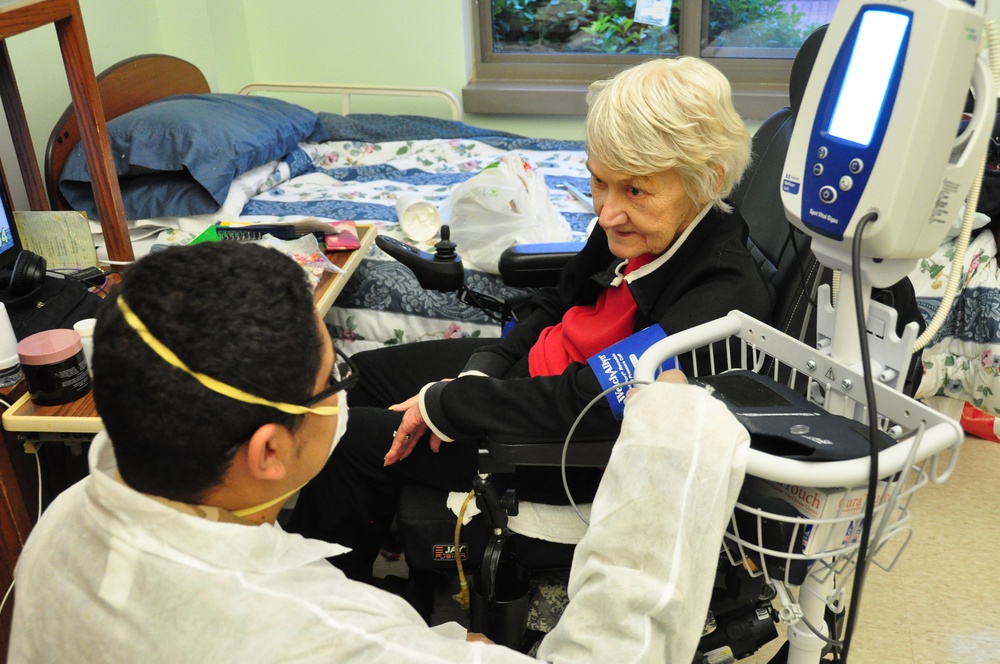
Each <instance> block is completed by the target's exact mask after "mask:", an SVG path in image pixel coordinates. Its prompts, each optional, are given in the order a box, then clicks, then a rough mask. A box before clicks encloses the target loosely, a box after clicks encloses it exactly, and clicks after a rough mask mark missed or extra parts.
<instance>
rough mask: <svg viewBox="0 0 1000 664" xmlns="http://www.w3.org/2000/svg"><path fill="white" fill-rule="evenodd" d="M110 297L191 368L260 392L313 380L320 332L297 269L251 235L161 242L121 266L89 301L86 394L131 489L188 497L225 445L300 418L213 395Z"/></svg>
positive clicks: (221, 461)
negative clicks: (161, 246) (161, 247)
mask: <svg viewBox="0 0 1000 664" xmlns="http://www.w3.org/2000/svg"><path fill="white" fill-rule="evenodd" d="M119 294H120V295H121V296H122V297H123V298H124V300H125V302H126V303H127V304H128V306H129V307H131V309H132V311H134V312H135V314H136V315H137V316H138V317H139V318H140V319H141V320H142V321H143V323H145V325H146V327H147V328H148V329H149V330H150V332H151V333H152V334H153V335H154V336H155V337H156V338H158V339H159V340H160V341H161V342H163V344H164V345H166V347H167V348H169V349H170V350H172V351H173V352H174V353H176V354H177V356H178V357H179V358H180V359H181V360H182V361H184V362H185V363H186V364H187V365H188V367H190V368H191V369H192V370H193V371H198V372H201V373H204V374H206V375H208V376H211V377H212V378H215V379H217V380H220V381H222V382H223V383H226V384H228V385H232V386H234V387H237V388H239V389H241V390H244V391H246V392H249V393H251V394H254V395H257V396H260V397H264V398H265V399H269V400H271V401H282V402H288V403H299V402H302V401H304V400H306V399H308V398H309V396H310V395H311V394H312V392H313V391H314V389H315V384H316V372H317V371H318V370H319V365H320V358H321V353H322V339H321V337H320V333H319V330H318V329H317V325H316V318H315V308H314V306H313V300H312V292H311V289H310V288H309V285H308V280H307V278H306V274H305V272H304V271H303V269H302V268H301V267H299V266H298V265H297V264H296V263H295V262H294V261H293V260H291V259H290V258H288V257H287V256H285V255H283V254H282V253H280V252H278V251H275V250H273V249H266V248H264V247H261V246H257V245H254V244H240V243H236V242H217V243H207V244H198V245H194V246H186V247H176V248H170V249H167V250H165V251H162V252H157V253H153V254H150V255H149V256H147V257H145V258H143V259H141V260H139V261H138V262H137V263H135V264H134V265H131V266H129V267H128V268H127V269H126V271H125V273H124V275H123V279H122V283H121V285H120V286H119V287H118V288H117V289H116V290H115V291H114V292H112V293H111V294H110V295H109V296H108V297H107V298H105V300H104V301H103V302H102V303H101V306H100V309H99V310H98V314H97V327H96V329H95V331H94V356H93V365H94V367H93V369H94V401H95V403H96V404H97V410H98V413H99V414H100V415H101V418H102V419H103V421H104V426H105V428H106V429H107V431H108V434H109V435H110V437H111V441H112V444H113V445H114V450H115V456H116V457H117V459H118V468H119V472H121V475H122V478H123V479H124V480H125V482H127V483H128V484H129V486H131V487H132V488H134V489H136V490H137V491H142V492H144V493H151V494H155V495H158V496H164V497H166V498H171V499H173V500H180V501H183V502H199V499H200V497H201V496H202V495H203V494H204V492H205V491H206V490H207V489H209V488H211V487H213V486H216V485H217V484H218V483H219V482H220V481H221V479H222V476H223V474H224V473H225V471H226V469H227V468H228V466H229V463H230V461H231V460H230V459H228V458H227V456H226V454H225V452H226V450H227V449H229V448H231V447H232V446H233V445H234V444H236V443H238V442H240V441H242V440H246V439H248V438H249V437H250V436H251V435H252V434H253V432H254V431H256V430H257V428H259V427H260V426H262V425H263V424H266V423H268V422H275V421H279V422H281V423H282V424H285V425H286V426H289V427H290V428H293V429H294V428H295V427H296V426H297V425H298V424H299V422H300V421H301V416H297V417H293V416H288V415H285V414H283V413H281V412H279V411H277V410H275V409H273V408H269V407H266V406H255V405H251V404H246V403H243V402H241V401H237V400H235V399H231V398H228V397H225V396H223V395H220V394H217V393H216V392H213V391H211V390H209V389H207V388H206V387H204V386H203V385H201V384H200V383H199V382H198V381H196V380H195V379H194V378H192V377H191V376H190V375H188V374H186V373H184V372H183V371H181V370H180V369H177V368H175V367H173V366H171V365H169V364H168V363H167V362H165V361H164V360H163V359H161V358H160V357H159V356H158V355H156V354H155V353H154V352H153V350H152V349H150V348H149V346H147V345H146V343H145V342H143V340H142V339H141V338H140V337H139V335H138V334H137V333H136V331H135V330H133V329H132V328H131V327H130V326H129V325H128V323H126V322H125V319H124V317H123V316H122V314H121V311H120V310H119V309H118V306H117V304H116V300H117V297H118V295H119Z"/></svg>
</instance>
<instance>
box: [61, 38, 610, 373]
mask: <svg viewBox="0 0 1000 664" xmlns="http://www.w3.org/2000/svg"><path fill="white" fill-rule="evenodd" d="M137 82H141V85H138V84H137ZM99 87H100V89H101V94H102V100H103V102H104V107H105V112H106V115H107V117H108V122H109V134H111V135H112V137H114V136H116V134H117V132H119V131H126V130H125V129H124V128H123V127H121V126H120V123H122V122H123V119H122V118H121V117H120V116H123V115H124V114H125V113H127V112H128V111H133V110H134V109H137V108H146V109H148V106H146V105H147V104H149V103H150V102H153V101H155V100H157V99H160V98H161V97H163V96H167V95H176V94H203V93H207V92H208V84H207V82H206V81H205V79H204V77H203V76H202V75H201V72H199V71H198V70H197V68H195V67H194V66H193V65H191V64H190V63H187V62H184V61H183V60H179V59H177V58H172V57H167V56H159V55H154V56H140V57H137V58H131V59H129V60H126V61H123V62H121V63H119V64H117V65H114V66H112V67H110V68H109V69H108V70H106V71H105V72H103V73H102V74H101V75H100V76H99ZM241 92H242V93H243V94H244V95H247V99H248V100H253V99H260V98H273V97H275V96H276V95H280V96H283V97H286V98H287V97H294V98H295V99H296V100H301V99H302V98H303V96H305V98H306V99H308V100H309V103H310V104H315V105H317V107H319V108H323V107H324V106H325V107H327V108H331V109H333V111H331V112H326V111H320V112H319V113H318V114H317V116H318V118H319V122H320V123H321V128H322V130H324V132H325V134H326V136H328V137H329V138H326V136H323V140H317V139H316V135H312V130H313V129H314V126H313V125H312V124H310V123H308V122H299V123H297V124H291V126H289V123H287V122H282V121H278V122H275V123H274V124H273V125H272V124H269V123H271V122H272V120H271V118H269V117H267V116H264V117H262V119H261V123H262V126H261V127H260V128H259V130H258V131H256V132H249V133H248V134H247V135H246V136H242V135H241V136H237V137H235V138H232V137H230V138H229V139H228V140H229V141H230V142H232V141H235V140H243V141H245V142H247V143H252V142H253V141H255V140H256V141H258V142H259V143H265V148H266V149H261V150H251V149H250V148H251V147H253V146H252V145H250V146H245V147H242V148H236V149H235V150H234V151H235V152H237V153H238V154H237V155H236V157H235V158H236V159H239V160H241V162H240V164H239V168H238V169H237V170H238V171H239V172H232V176H233V177H232V178H231V182H230V183H229V184H228V186H227V189H226V190H222V191H221V193H220V192H219V191H216V192H215V196H214V197H213V196H212V195H210V194H209V192H207V191H206V190H205V188H204V187H203V186H201V185H200V184H199V182H198V181H195V179H194V176H193V175H192V174H191V173H192V172H195V173H198V174H199V175H198V177H200V178H202V180H204V179H206V177H214V176H215V173H214V170H215V169H217V168H220V166H219V163H222V164H224V165H223V166H221V168H223V169H227V168H228V169H230V170H232V167H231V164H229V163H228V162H227V160H230V161H231V160H232V159H233V158H234V157H233V155H232V154H228V153H226V151H223V150H218V149H216V146H215V145H214V144H213V140H214V141H219V140H221V139H220V138H219V136H221V135H223V134H221V133H220V130H219V128H218V127H217V126H216V125H215V124H214V123H213V121H212V117H211V115H210V111H205V112H204V113H202V112H201V111H200V110H199V112H198V113H187V114H186V115H185V117H184V118H183V120H184V121H183V123H180V124H179V125H178V126H177V127H175V128H173V129H172V130H171V131H175V132H178V133H179V134H181V135H182V139H178V141H177V142H178V143H180V142H181V141H182V140H183V141H184V142H185V144H184V145H182V146H178V145H175V144H174V143H170V144H169V145H165V147H164V145H161V144H157V145H156V147H157V148H158V149H162V150H166V151H173V150H177V151H178V152H179V151H180V150H183V151H184V153H183V154H177V155H175V156H172V157H170V159H172V160H173V162H172V163H174V164H177V165H182V166H181V167H179V168H178V169H177V170H172V171H157V172H150V169H149V168H140V167H137V166H136V165H135V163H134V162H140V163H141V162H142V161H143V160H144V159H146V157H144V156H142V155H140V154H138V148H136V147H135V143H136V142H137V141H138V139H131V138H129V140H128V141H126V142H127V144H128V147H129V149H131V150H133V152H129V153H128V156H127V157H123V156H122V154H123V152H121V151H120V152H119V155H118V157H117V158H118V160H119V162H118V164H117V167H118V170H119V173H122V172H126V173H127V174H126V175H124V176H121V177H120V184H121V188H122V195H123V199H124V202H125V209H126V218H127V219H128V226H129V230H130V234H131V238H132V242H133V246H134V248H135V252H136V255H138V256H141V255H143V254H144V253H146V252H148V251H149V249H150V247H151V246H152V245H154V244H167V245H169V244H183V243H186V242H187V241H188V240H190V239H191V238H193V237H195V236H197V235H198V234H199V233H200V232H201V231H203V230H204V229H205V228H206V227H207V226H208V225H210V224H212V223H214V222H215V221H217V220H234V219H252V220H269V219H274V218H276V217H294V216H317V217H321V218H329V219H335V220H350V221H356V222H367V223H373V224H375V225H376V226H377V227H378V230H379V233H381V234H384V235H387V236H390V237H396V238H398V239H406V237H405V235H404V234H403V233H402V231H401V230H400V228H399V225H398V223H397V219H396V210H395V201H396V198H397V196H398V195H399V194H401V193H404V192H415V193H417V194H418V195H420V196H422V197H423V198H425V199H426V200H428V201H430V202H432V203H434V204H435V205H436V206H437V207H438V208H439V209H440V210H441V213H442V216H443V217H444V218H445V220H447V217H448V207H447V199H448V194H449V191H450V189H451V188H452V187H453V186H454V185H456V184H457V183H460V182H463V181H464V180H466V179H468V178H469V177H471V176H472V175H473V174H475V173H476V172H478V171H480V170H481V169H482V168H484V167H486V166H488V165H490V164H492V163H494V162H496V161H497V160H498V159H499V158H500V157H501V156H504V155H507V154H511V153H514V154H517V155H519V156H520V157H521V158H523V159H524V160H525V161H526V162H528V163H529V164H530V165H531V166H532V167H534V168H535V169H536V170H537V172H538V173H540V174H541V175H542V176H543V177H544V179H545V183H546V185H547V187H548V193H549V196H550V199H551V201H552V203H553V205H554V206H555V208H556V209H557V210H558V211H559V212H560V213H561V214H562V216H563V218H564V219H565V220H566V222H567V223H568V225H569V227H570V228H572V236H573V237H575V238H577V239H579V240H581V241H582V240H583V239H584V237H585V231H586V228H587V225H588V223H589V222H590V221H591V219H592V217H593V215H592V214H591V213H589V212H588V211H587V208H586V207H585V206H584V205H583V204H582V203H581V202H580V201H578V200H577V199H576V198H574V197H573V195H571V194H570V193H569V192H568V191H567V190H565V189H563V188H561V185H564V184H567V183H569V184H572V185H575V186H576V187H577V188H583V189H586V188H587V187H588V182H589V179H588V173H587V171H586V167H585V156H584V152H583V145H582V142H579V141H553V140H535V139H529V138H524V137H520V136H515V135H512V134H508V133H504V132H499V131H493V130H488V129H482V128H478V127H473V126H470V125H467V124H465V123H463V122H461V108H460V105H459V104H458V102H457V100H455V99H454V97H453V96H452V95H451V94H450V93H447V92H446V91H441V90H437V89H414V88H394V89H383V88H374V87H372V86H346V87H345V86H333V85H306V84H293V85H290V84H260V83H257V84H252V85H249V86H247V87H246V88H244V89H243V90H242V91H241ZM376 94H379V95H381V94H389V95H393V96H394V97H395V99H397V100H401V101H397V103H406V102H412V100H413V99H414V98H418V97H419V98H422V99H428V100H430V101H431V102H433V105H427V102H424V104H425V105H427V110H426V111H425V112H427V113H437V114H438V115H443V116H444V117H432V116H429V115H427V116H424V115H420V116H416V115H402V116H400V115H382V114H373V113H367V114H365V113H360V114H359V113H353V114H346V115H345V114H342V113H344V112H345V111H350V110H352V105H351V100H352V99H353V100H354V105H355V106H358V105H359V102H358V101H357V100H358V98H359V95H366V96H371V95H376ZM251 95H252V96H251ZM419 108H423V106H420V107H419ZM336 111H339V112H336ZM139 112H140V113H141V112H143V111H139ZM132 115H134V113H133V114H130V115H129V116H126V119H127V118H129V117H130V116H132ZM116 118H117V119H116ZM136 131H137V132H138V131H139V130H136ZM77 134H78V132H77V131H76V125H75V118H74V117H73V112H72V108H70V109H68V110H67V113H66V114H65V115H64V116H63V117H62V118H61V119H60V121H59V122H58V123H57V126H56V128H55V129H54V130H53V132H52V137H51V139H50V141H49V146H48V152H47V158H46V168H45V171H46V185H47V187H48V191H49V195H50V200H51V204H52V205H53V207H54V208H55V209H72V207H73V205H75V206H76V207H77V208H78V209H83V210H85V211H87V212H88V216H90V217H91V219H93V217H94V216H95V213H94V210H93V206H92V204H90V203H89V201H87V200H86V199H85V194H86V193H87V191H88V185H86V183H85V182H83V183H82V184H80V183H79V177H80V171H79V166H80V163H79V156H80V155H73V149H74V146H75V144H76V141H77V140H78V138H77ZM227 136H228V135H227ZM187 143H193V144H194V146H193V147H191V146H189V145H187ZM286 147H287V148H288V149H287V150H286V149H285V148H286ZM78 150H79V149H78ZM251 153H252V154H251ZM74 159H75V160H77V161H76V162H74ZM255 159H256V161H255ZM257 162H260V163H257ZM67 164H68V166H67ZM73 169H76V170H75V171H74V172H75V175H69V174H68V173H69V171H70V170H73ZM205 172H209V173H210V176H204V175H203V174H204V173H205ZM72 178H77V180H76V182H77V184H76V185H73V184H70V185H67V184H66V180H67V179H72ZM60 180H63V182H62V186H61V187H60ZM67 186H68V187H69V188H70V190H72V191H75V194H76V197H75V198H74V203H73V204H71V203H70V202H69V201H67V200H66V198H65V196H64V192H63V190H64V189H66V188H67ZM91 225H92V230H93V232H94V234H95V235H94V237H95V242H96V243H97V245H98V247H99V248H100V247H101V246H102V245H103V240H102V237H101V235H100V226H99V224H98V223H97V222H96V221H92V222H91ZM431 242H432V243H433V240H431ZM421 246H422V248H428V249H429V248H430V245H428V244H424V245H421ZM468 267H470V266H469V265H468V264H467V268H468ZM466 274H467V280H468V282H469V284H470V285H471V286H472V287H474V288H475V289H476V290H477V291H479V292H482V293H485V294H488V295H490V296H496V297H499V298H510V297H515V296H517V295H520V294H523V293H525V291H524V290H523V289H516V288H511V287H507V286H504V285H503V283H502V282H501V280H500V279H499V277H497V276H496V275H493V274H491V273H488V272H485V271H482V270H477V269H474V268H473V269H467V271H466ZM327 322H328V323H330V324H331V325H332V326H333V328H334V330H335V332H336V335H337V336H338V337H339V339H340V342H341V344H342V347H343V348H344V350H345V351H346V352H348V353H353V352H357V351H358V350H365V349H369V348H374V347H379V346H382V345H389V344H398V343H407V342H411V341H418V340H426V339H441V338H446V337H459V336H476V337H491V336H498V335H499V331H500V328H499V326H497V325H496V323H495V322H494V321H493V320H492V319H491V318H490V316H489V315H487V314H485V313H483V312H482V311H480V310H478V309H476V308H474V307H469V306H466V305H464V304H462V303H460V302H458V301H456V299H455V298H454V297H453V296H452V295H450V294H445V293H437V292H428V291H424V290H422V289H421V288H419V286H418V285H417V284H416V282H415V280H414V279H413V277H412V274H411V273H410V272H409V271H408V270H407V269H406V268H404V267H403V266H401V265H400V264H398V263H397V262H396V261H393V260H390V259H389V258H388V257H387V256H386V255H385V254H384V253H382V252H381V251H380V250H378V249H377V248H373V249H372V250H371V252H370V253H369V254H368V255H367V256H366V257H365V259H364V260H363V261H362V263H361V265H360V267H359V269H358V270H357V272H356V273H355V275H354V277H353V278H352V280H351V281H350V283H349V284H348V285H347V286H346V288H345V290H344V292H343V293H342V295H341V296H340V298H339V299H338V302H337V306H336V307H334V309H333V311H332V312H331V313H330V315H329V316H328V317H327Z"/></svg>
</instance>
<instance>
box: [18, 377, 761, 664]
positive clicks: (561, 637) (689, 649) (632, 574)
mask: <svg viewBox="0 0 1000 664" xmlns="http://www.w3.org/2000/svg"><path fill="white" fill-rule="evenodd" d="M629 401H630V403H629V405H628V408H627V410H626V417H625V422H624V427H623V431H622V436H621V438H620V439H619V442H618V444H617V445H616V447H615V451H614V455H613V457H612V459H611V462H610V463H609V465H608V470H607V475H606V477H605V479H604V481H603V482H602V485H601V488H600V490H599V491H598V494H597V497H596V499H595V501H594V507H593V512H592V525H591V527H590V530H589V531H588V533H587V535H586V536H585V537H584V538H583V540H582V541H581V543H580V544H579V546H578V548H577V553H576V558H575V560H574V569H573V573H572V575H571V578H570V597H571V603H570V606H569V608H568V609H567V611H566V613H565V615H564V616H563V618H562V620H561V621H560V623H559V625H558V626H557V627H556V628H555V630H554V631H553V632H552V633H551V634H549V635H548V636H547V637H546V639H545V640H544V642H543V643H542V645H541V648H540V654H539V657H540V658H542V659H544V660H546V661H551V662H657V663H662V662H678V663H681V664H688V663H689V662H690V661H691V659H692V656H693V653H694V649H695V646H696V644H697V641H698V637H699V635H700V633H701V629H702V626H703V624H704V617H705V615H706V610H707V607H708V600H709V595H710V591H711V587H712V583H713V580H714V576H715V566H716V561H717V559H718V556H717V553H718V548H719V543H720V541H721V535H722V531H723V529H724V527H725V523H726V520H727V518H728V515H729V513H730V512H731V510H732V508H733V504H734V502H735V499H736V494H737V492H738V490H739V487H740V484H741V483H742V479H743V469H744V466H745V461H744V457H745V450H746V448H747V445H748V440H749V438H748V436H747V434H746V432H745V430H744V429H743V428H742V427H741V426H740V425H739V424H738V423H737V422H736V421H735V419H733V418H732V417H731V416H729V414H728V411H726V410H725V408H724V407H723V406H722V405H721V404H719V403H718V402H716V401H715V400H714V399H712V398H711V397H708V396H707V395H706V394H705V393H704V391H703V390H701V389H700V388H697V387H693V386H688V385H668V384H661V383H658V384H655V385H650V386H645V387H643V388H641V389H640V390H637V391H636V394H635V396H634V397H633V398H630V400H629ZM90 465H91V475H90V476H89V477H88V478H87V479H85V480H83V481H81V482H79V483H78V484H76V485H74V486H73V487H71V488H70V489H68V490H66V491H65V492H63V493H62V494H61V495H60V496H59V497H58V498H57V499H56V500H55V501H54V502H53V503H52V505H51V506H50V507H49V509H48V510H47V511H46V512H45V514H44V515H43V517H42V519H41V521H40V523H39V524H38V525H37V526H36V528H35V529H34V531H33V532H32V533H31V536H30V537H29V539H28V542H27V544H26V546H25V548H24V551H23V553H22V555H21V557H20V560H19V562H18V565H17V569H16V574H15V577H16V583H17V585H16V602H15V607H14V620H13V627H12V636H11V647H10V652H9V661H10V662H14V663H16V662H170V663H176V662H279V661H281V662H285V661H287V662H341V663H356V664H377V663H379V662H391V663H392V664H399V663H400V662H406V663H408V664H409V663H420V662H522V661H532V660H530V658H528V657H526V656H524V655H521V654H518V653H515V652H513V651H511V650H508V649H506V648H503V647H500V646H495V645H485V644H481V643H467V642H466V641H464V640H463V639H462V638H458V639H456V638H452V637H453V636H454V635H455V633H454V630H451V633H450V635H446V634H445V632H447V631H448V630H446V629H445V630H440V631H432V630H431V629H428V628H427V627H426V625H425V624H424V623H423V621H422V619H421V618H420V616H419V615H418V614H417V613H416V612H415V611H414V610H413V609H412V608H411V607H410V606H409V605H408V604H407V603H406V602H405V601H404V600H402V599H401V598H399V597H396V596H394V595H391V594H389V593H386V592H383V591H381V590H378V589H376V588H374V587H372V586H368V585H365V584H362V583H357V582H354V581H350V580H348V579H347V578H346V577H344V575H343V574H342V573H341V572H340V571H339V570H337V569H336V568H334V567H333V566H331V565H330V564H329V563H328V562H327V561H326V558H327V557H328V556H333V555H337V554H338V553H340V552H342V551H343V548H342V547H340V546H339V545H336V544H329V543H326V542H320V541H317V540H309V539H305V538H303V537H301V536H299V535H293V534H289V533H286V532H284V531H282V530H281V528H280V527H278V526H270V525H263V526H248V525H244V524H240V523H230V522H225V521H218V520H211V519H210V518H202V517H199V516H194V515H192V514H190V513H186V512H185V511H181V510H178V509H175V508H174V507H171V506H169V505H166V504H164V503H163V502H162V501H159V500H155V499H152V498H150V497H148V496H145V495H142V494H140V493H137V492H136V491H134V490H132V489H131V488H129V487H128V486H126V485H125V484H123V483H122V482H121V481H120V480H118V479H116V470H115V469H116V462H115V458H114V453H113V449H112V446H111V444H110V440H109V439H108V437H107V435H106V434H105V433H101V434H99V435H98V437H97V438H96V439H95V440H94V443H93V445H92V447H91V451H90ZM692 471H693V472H692ZM459 636H462V635H461V634H460V635H459Z"/></svg>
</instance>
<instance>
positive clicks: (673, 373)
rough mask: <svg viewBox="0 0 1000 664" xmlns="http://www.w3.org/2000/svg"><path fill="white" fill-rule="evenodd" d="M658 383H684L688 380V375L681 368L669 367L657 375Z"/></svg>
mask: <svg viewBox="0 0 1000 664" xmlns="http://www.w3.org/2000/svg"><path fill="white" fill-rule="evenodd" d="M656 382H657V383H679V384H681V385H683V384H684V383H686V382H688V379H687V376H685V375H684V372H683V371H681V370H680V369H668V370H667V371H664V372H662V373H661V374H660V375H659V376H657V377H656Z"/></svg>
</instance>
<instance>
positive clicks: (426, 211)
mask: <svg viewBox="0 0 1000 664" xmlns="http://www.w3.org/2000/svg"><path fill="white" fill-rule="evenodd" d="M396 218H397V219H398V220H399V227H400V228H401V229H402V230H403V233H405V234H406V237H408V238H410V239H411V240H413V241H414V242H427V241H428V240H430V239H431V238H433V237H434V236H435V235H437V234H438V232H439V231H440V230H441V213H440V212H438V209H437V207H435V206H434V204H433V203H431V202H429V201H425V200H424V199H423V198H421V197H420V196H419V195H418V194H413V193H406V194H402V195H400V196H399V198H397V199H396Z"/></svg>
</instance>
